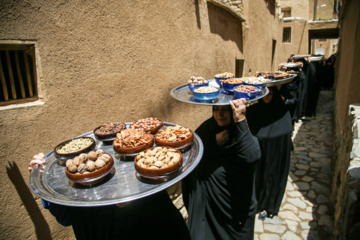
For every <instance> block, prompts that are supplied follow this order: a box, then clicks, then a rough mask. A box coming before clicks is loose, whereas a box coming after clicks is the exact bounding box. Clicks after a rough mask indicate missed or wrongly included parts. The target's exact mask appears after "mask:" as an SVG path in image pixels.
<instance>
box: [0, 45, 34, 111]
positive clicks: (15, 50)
mask: <svg viewBox="0 0 360 240" xmlns="http://www.w3.org/2000/svg"><path fill="white" fill-rule="evenodd" d="M0 81H1V91H0V106H5V105H10V104H16V103H26V102H31V101H36V100H37V99H38V92H37V81H36V64H35V46H34V45H33V44H0Z"/></svg>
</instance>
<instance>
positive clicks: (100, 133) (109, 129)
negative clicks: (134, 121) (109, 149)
mask: <svg viewBox="0 0 360 240" xmlns="http://www.w3.org/2000/svg"><path fill="white" fill-rule="evenodd" d="M124 129H126V125H125V124H124V123H122V122H109V123H104V124H102V125H101V126H99V127H97V128H95V129H94V131H93V132H94V136H95V138H96V139H98V140H100V141H112V140H114V139H115V138H116V134H117V133H119V132H121V131H122V130H124Z"/></svg>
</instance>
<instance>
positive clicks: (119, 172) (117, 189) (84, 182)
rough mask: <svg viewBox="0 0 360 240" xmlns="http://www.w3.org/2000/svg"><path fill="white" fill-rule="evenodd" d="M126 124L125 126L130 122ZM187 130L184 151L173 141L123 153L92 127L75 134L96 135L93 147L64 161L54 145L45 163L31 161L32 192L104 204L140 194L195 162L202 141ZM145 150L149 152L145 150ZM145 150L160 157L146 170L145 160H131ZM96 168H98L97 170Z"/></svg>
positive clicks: (68, 202)
mask: <svg viewBox="0 0 360 240" xmlns="http://www.w3.org/2000/svg"><path fill="white" fill-rule="evenodd" d="M125 124H126V126H127V127H128V126H129V125H130V124H131V123H125ZM176 126H178V125H177V124H174V123H169V122H163V126H162V129H166V128H167V127H176ZM148 134H149V133H148ZM190 135H191V136H192V138H191V142H190V140H189V142H190V143H191V144H189V143H188V147H187V149H186V151H184V150H181V149H177V148H176V147H171V146H157V144H156V143H155V142H154V143H153V145H152V146H151V148H146V149H144V150H142V151H139V152H137V153H136V155H134V156H132V157H130V158H129V157H127V158H126V157H124V155H122V154H121V153H119V152H117V151H115V149H114V146H113V145H112V144H106V142H104V141H101V140H98V139H96V138H95V136H94V131H90V132H87V133H84V134H82V135H80V136H77V137H76V138H80V137H82V138H93V139H96V141H95V147H94V148H91V149H89V152H87V153H80V154H78V155H76V156H75V157H74V158H73V159H68V160H67V161H69V160H71V162H70V161H69V162H66V165H67V166H66V165H60V164H59V163H58V159H57V158H56V157H55V155H54V150H52V151H50V152H48V153H46V154H45V160H46V164H45V165H43V166H39V165H35V166H34V168H33V171H32V172H31V174H30V179H29V187H30V189H31V191H32V192H33V193H34V194H35V195H36V196H38V197H40V198H42V199H44V200H46V201H49V202H52V203H56V204H61V205H65V206H84V207H87V206H106V205H112V204H119V203H124V202H129V201H133V200H136V199H140V198H143V197H146V196H149V195H152V194H155V193H157V192H159V191H162V190H165V189H166V188H168V187H170V186H172V185H173V184H175V183H177V182H179V181H181V180H182V179H183V178H184V177H186V176H187V175H188V174H189V173H190V172H191V171H192V170H193V169H194V168H195V167H196V166H197V164H198V163H199V162H200V159H201V157H202V155H203V144H202V142H201V139H200V138H199V136H198V135H197V134H196V133H193V132H192V131H191V134H190ZM190 135H189V136H190ZM154 138H155V137H154ZM187 138H188V137H185V139H187ZM163 140H164V139H163ZM156 147H158V148H157V149H156V151H157V152H156V153H154V152H155V150H153V149H154V148H156ZM165 148H166V149H165ZM160 149H161V151H160ZM170 149H171V150H170ZM148 150H151V152H146V151H148ZM167 152H171V153H169V154H168V153H167ZM145 153H146V154H148V155H151V154H154V156H155V155H156V156H157V157H158V159H156V160H155V159H154V161H153V162H152V163H151V165H154V166H156V167H158V168H159V169H158V171H155V170H157V169H152V168H150V167H149V169H151V170H150V171H149V170H148V169H147V167H146V166H144V165H141V164H138V163H137V162H135V159H139V160H140V157H138V158H137V156H138V155H143V154H145ZM165 153H166V154H167V155H166V158H165V159H167V157H169V161H172V163H169V162H165V160H164V157H162V154H165ZM81 154H83V155H81ZM84 154H85V155H86V156H85V155H84ZM75 158H76V160H75ZM74 161H78V163H75V162H74ZM160 161H163V162H162V163H161V162H160ZM146 163H149V162H148V161H147V162H146ZM71 164H78V165H79V166H80V165H81V164H83V165H82V167H80V170H79V167H78V168H76V169H75V168H74V169H72V168H73V167H69V166H71ZM149 164H150V163H149ZM166 164H167V165H166ZM85 165H86V166H85ZM168 165H171V166H168ZM172 165H174V166H172ZM167 166H168V167H167ZM85 169H86V170H85ZM91 169H92V170H93V171H91ZM96 169H98V171H95V170H96Z"/></svg>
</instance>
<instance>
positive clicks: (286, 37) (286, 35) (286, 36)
mask: <svg viewBox="0 0 360 240" xmlns="http://www.w3.org/2000/svg"><path fill="white" fill-rule="evenodd" d="M283 42H285V43H290V42H291V27H285V28H284V29H283Z"/></svg>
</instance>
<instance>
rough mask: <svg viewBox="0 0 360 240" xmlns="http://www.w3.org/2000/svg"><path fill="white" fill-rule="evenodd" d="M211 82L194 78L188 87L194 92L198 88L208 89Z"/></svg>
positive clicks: (201, 78) (190, 80)
mask: <svg viewBox="0 0 360 240" xmlns="http://www.w3.org/2000/svg"><path fill="white" fill-rule="evenodd" d="M207 86H209V82H208V81H207V80H206V79H205V78H203V77H195V76H192V77H191V78H190V79H189V81H188V87H189V89H190V90H191V91H192V92H193V91H194V90H195V89H196V88H199V87H207Z"/></svg>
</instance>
